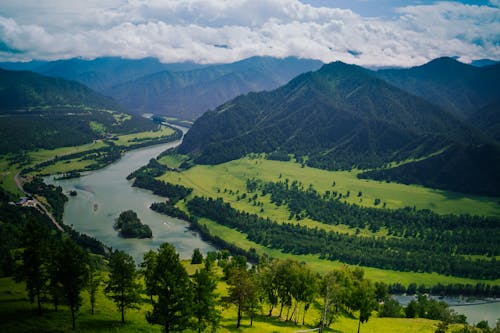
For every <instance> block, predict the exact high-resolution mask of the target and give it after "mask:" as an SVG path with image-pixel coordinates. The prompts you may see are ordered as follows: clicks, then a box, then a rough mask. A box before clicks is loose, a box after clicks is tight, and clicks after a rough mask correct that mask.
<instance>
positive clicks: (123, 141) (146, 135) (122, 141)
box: [114, 126, 174, 147]
mask: <svg viewBox="0 0 500 333" xmlns="http://www.w3.org/2000/svg"><path fill="white" fill-rule="evenodd" d="M173 133H174V130H172V129H171V128H170V127H166V126H161V127H160V130H158V131H147V132H140V133H133V134H126V135H120V136H118V140H116V141H114V142H115V143H116V144H117V145H118V146H124V147H127V146H130V145H131V144H134V143H137V141H141V140H144V141H147V140H148V139H156V138H161V137H163V136H168V135H171V134H173ZM133 140H136V141H135V142H134V141H133Z"/></svg>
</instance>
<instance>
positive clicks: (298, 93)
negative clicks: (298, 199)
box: [179, 62, 500, 193]
mask: <svg viewBox="0 0 500 333" xmlns="http://www.w3.org/2000/svg"><path fill="white" fill-rule="evenodd" d="M487 142H488V141H487V140H486V139H485V138H483V137H482V135H481V134H480V133H479V131H477V130H475V129H473V128H471V127H469V126H467V125H465V124H464V123H463V122H462V121H460V120H459V119H458V118H457V117H455V116H453V115H452V114H451V113H449V112H446V111H445V110H443V109H441V108H439V107H438V106H435V105H434V104H431V103H429V102H427V101H425V100H424V99H422V98H420V97H416V96H413V95H410V94H408V93H407V92H405V91H402V90H400V89H399V88H397V87H394V86H392V85H390V84H388V83H387V82H385V81H383V80H381V79H379V78H377V75H376V74H375V73H374V72H372V71H369V70H366V69H363V68H361V67H358V66H354V65H346V64H344V63H341V62H336V63H331V64H328V65H325V66H323V67H322V68H321V69H320V70H318V71H316V72H313V73H306V74H303V75H300V76H298V77H297V78H295V79H294V80H292V81H291V82H290V83H288V84H287V85H285V86H283V87H281V88H279V89H276V90H274V91H271V92H263V93H251V94H248V95H246V96H240V97H238V98H235V99H234V100H232V101H230V102H228V103H226V104H224V105H222V106H220V107H219V108H217V109H216V110H214V111H211V112H207V113H206V114H205V115H203V116H202V117H201V118H200V119H199V120H197V121H196V122H195V124H194V125H193V127H192V129H191V130H190V131H189V133H188V134H187V135H186V138H185V140H184V142H183V144H182V145H181V147H180V148H179V151H180V152H181V153H187V154H190V155H191V156H192V157H193V159H194V162H196V163H200V164H217V163H222V162H226V161H229V160H233V159H237V158H240V157H242V156H244V155H246V154H248V153H252V152H256V153H262V152H264V153H276V152H279V153H284V154H295V157H296V159H297V160H299V161H302V162H304V163H307V165H309V166H312V167H318V168H323V169H329V170H338V169H350V168H353V167H357V168H360V169H367V168H375V167H383V166H384V165H385V164H387V163H389V162H393V161H403V160H406V159H417V158H424V157H426V156H428V155H430V154H434V153H437V152H441V151H448V152H449V153H450V154H453V153H454V152H455V151H458V150H457V149H455V148H456V147H457V146H456V145H459V146H470V147H472V148H471V149H476V148H477V147H480V146H481V145H482V144H485V143H487ZM474 147H476V148H474ZM452 148H453V149H452ZM489 152H490V153H491V154H493V156H494V157H493V158H496V157H495V156H500V149H499V148H498V147H497V146H496V145H494V144H491V146H490V150H489ZM479 158H480V159H483V158H485V160H484V161H482V160H480V161H477V163H478V164H480V165H481V164H486V161H487V159H488V158H489V157H487V156H481V155H480V154H479ZM452 161H457V163H458V162H459V161H461V160H460V159H459V158H457V159H452ZM433 162H434V163H433V165H432V168H433V170H436V172H437V173H438V174H439V173H440V172H441V173H442V174H443V173H444V174H446V173H447V172H449V171H450V170H452V169H453V166H452V165H449V164H448V165H447V166H446V167H444V165H443V164H440V163H441V161H440V160H439V159H435V160H433ZM483 162H484V163H483ZM467 166H468V165H467V164H466V165H465V167H464V168H460V169H459V170H462V171H463V172H468V173H469V177H468V178H466V181H467V182H470V181H476V180H481V183H480V184H477V185H476V188H479V190H478V191H475V190H474V191H473V192H474V193H483V191H482V189H483V185H484V186H486V185H487V184H486V183H487V182H489V183H493V184H499V183H500V179H498V178H499V177H498V176H497V175H495V174H493V175H491V178H490V179H489V181H484V182H483V178H482V177H479V173H480V171H479V170H478V169H475V168H473V167H472V166H471V168H467ZM416 167H417V168H419V167H420V165H419V164H416ZM439 170H440V171H439ZM488 175H489V174H488ZM415 181H416V182H417V183H421V184H422V183H423V180H422V179H420V178H419V177H418V178H416V179H415ZM435 185H436V187H438V188H444V189H446V188H450V187H449V183H448V182H442V181H440V180H439V179H437V181H436V184H435ZM464 188H469V189H470V187H467V186H465V187H464ZM487 192H488V191H487ZM488 193H489V192H488ZM495 193H496V191H495Z"/></svg>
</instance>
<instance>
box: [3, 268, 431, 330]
mask: <svg viewBox="0 0 500 333" xmlns="http://www.w3.org/2000/svg"><path fill="white" fill-rule="evenodd" d="M187 266H192V265H189V264H187ZM191 268H192V267H191ZM226 290H227V286H226V285H225V283H224V282H220V283H219V285H218V289H217V293H218V294H219V295H224V294H225V293H226ZM82 296H83V299H82V301H83V302H82V306H81V308H80V310H79V312H78V313H77V318H76V331H77V332H85V333H86V332H124V333H125V332H161V331H162V330H161V327H160V326H159V325H150V324H148V323H147V321H146V319H145V314H146V312H147V311H148V310H150V305H149V304H148V303H147V302H143V303H141V304H140V306H139V308H138V309H131V310H127V311H126V313H125V321H126V323H125V324H121V323H120V320H121V317H120V313H119V312H118V310H117V309H116V306H115V304H114V303H113V302H112V301H111V300H109V299H108V298H107V297H105V296H104V294H103V292H102V288H101V290H100V292H98V294H97V301H96V307H95V314H94V315H93V316H92V315H91V313H90V304H89V299H88V293H87V292H83V293H82ZM142 297H143V300H147V297H146V296H145V295H142ZM220 309H221V310H222V320H221V327H219V328H218V329H217V332H221V333H226V332H255V333H273V332H290V333H291V332H296V331H297V330H302V329H308V328H312V327H313V326H312V325H314V324H315V323H317V320H318V318H319V316H320V314H319V309H318V308H314V307H313V308H312V309H310V310H309V311H308V313H307V316H306V320H305V323H306V326H301V325H299V326H296V325H294V324H293V323H291V322H285V321H283V320H281V319H278V318H276V317H272V318H269V317H267V316H264V315H263V314H265V313H267V311H268V309H267V308H266V307H265V306H264V307H263V309H262V314H259V315H258V316H257V317H256V318H255V319H254V323H253V326H250V322H249V319H248V317H246V316H244V318H243V320H242V326H241V327H240V328H239V329H236V328H235V326H236V309H235V308H234V307H233V306H230V307H227V308H222V307H221V308H220ZM276 314H277V311H276V310H275V311H274V315H276ZM435 324H436V322H435V321H431V320H426V319H401V318H398V319H396V318H376V317H372V318H370V320H369V321H368V323H365V324H363V325H362V326H361V332H373V333H382V332H387V333H391V332H394V333H396V332H434V330H435ZM356 329H357V319H354V318H343V317H341V318H338V320H336V321H335V322H334V323H333V325H332V327H331V329H329V330H326V331H327V332H339V333H340V332H355V331H356ZM0 331H1V332H3V333H11V332H12V333H14V332H16V333H19V332H71V331H72V329H71V314H70V312H69V310H68V308H67V307H66V306H60V307H59V311H58V312H55V311H54V310H53V307H52V306H51V304H48V303H43V314H42V316H38V315H37V314H36V308H35V305H33V304H30V303H29V301H28V297H27V294H26V291H25V290H24V284H18V283H14V282H13V280H12V279H11V278H0ZM186 332H192V331H191V330H186Z"/></svg>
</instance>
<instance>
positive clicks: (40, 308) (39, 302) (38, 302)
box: [36, 292, 42, 316]
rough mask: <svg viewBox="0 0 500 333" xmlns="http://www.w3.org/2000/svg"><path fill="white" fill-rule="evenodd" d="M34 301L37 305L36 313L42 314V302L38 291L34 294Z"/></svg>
mask: <svg viewBox="0 0 500 333" xmlns="http://www.w3.org/2000/svg"><path fill="white" fill-rule="evenodd" d="M36 302H37V305H38V315H39V316H41V315H42V302H41V301H40V292H37V294H36Z"/></svg>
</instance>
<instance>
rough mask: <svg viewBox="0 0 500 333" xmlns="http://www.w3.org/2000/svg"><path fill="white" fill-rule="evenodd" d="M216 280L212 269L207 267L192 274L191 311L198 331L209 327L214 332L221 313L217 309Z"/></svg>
mask: <svg viewBox="0 0 500 333" xmlns="http://www.w3.org/2000/svg"><path fill="white" fill-rule="evenodd" d="M216 288H217V281H216V278H215V276H214V274H213V272H212V271H210V270H209V269H208V268H204V269H201V270H197V271H196V273H195V274H194V276H193V294H194V301H193V313H194V317H195V319H196V323H195V326H196V328H197V329H198V332H202V331H204V330H205V329H206V328H208V327H211V329H212V332H215V330H216V328H217V326H218V324H219V321H220V318H221V315H220V312H219V311H218V310H217V307H216V306H217V295H216V294H215V292H214V291H215V289H216Z"/></svg>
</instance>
